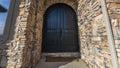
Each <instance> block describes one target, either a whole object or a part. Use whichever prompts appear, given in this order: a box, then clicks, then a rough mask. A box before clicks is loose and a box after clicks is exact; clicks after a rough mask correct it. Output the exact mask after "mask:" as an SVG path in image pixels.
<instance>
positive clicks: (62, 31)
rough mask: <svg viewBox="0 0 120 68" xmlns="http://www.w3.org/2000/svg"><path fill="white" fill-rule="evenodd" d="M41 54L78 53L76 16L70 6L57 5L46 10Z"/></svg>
mask: <svg viewBox="0 0 120 68" xmlns="http://www.w3.org/2000/svg"><path fill="white" fill-rule="evenodd" d="M42 52H47V53H58V52H59V53H62V52H79V42H78V26H77V16H76V13H75V11H74V10H73V9H72V8H71V7H70V6H68V5H66V4H62V3H58V4H54V5H52V6H50V7H49V8H48V9H47V10H46V12H45V14H44V24H43V37H42Z"/></svg>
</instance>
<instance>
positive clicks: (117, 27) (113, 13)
mask: <svg viewBox="0 0 120 68" xmlns="http://www.w3.org/2000/svg"><path fill="white" fill-rule="evenodd" d="M106 2H107V7H108V12H109V16H110V21H111V26H112V30H113V36H114V41H115V47H116V51H117V56H118V62H119V65H120V0H113V1H111V0H106Z"/></svg>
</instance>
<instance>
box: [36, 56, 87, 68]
mask: <svg viewBox="0 0 120 68" xmlns="http://www.w3.org/2000/svg"><path fill="white" fill-rule="evenodd" d="M35 68H88V67H87V65H86V64H85V63H84V62H83V61H82V60H79V61H78V60H75V61H72V62H45V58H43V59H41V61H40V62H39V64H38V65H37V66H36V67H35Z"/></svg>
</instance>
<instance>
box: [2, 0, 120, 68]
mask: <svg viewBox="0 0 120 68" xmlns="http://www.w3.org/2000/svg"><path fill="white" fill-rule="evenodd" d="M100 1H101V0H21V4H20V6H19V16H18V17H17V20H16V24H15V27H16V28H15V30H14V31H15V34H14V38H13V40H10V41H9V43H7V45H8V49H7V48H4V47H2V48H4V49H0V58H1V56H2V58H3V59H5V57H6V52H5V49H6V51H7V59H8V61H7V68H33V67H34V66H35V65H36V64H37V63H38V62H39V60H40V57H41V42H42V25H43V18H44V13H45V11H46V9H47V8H48V7H49V6H51V5H53V4H55V3H65V4H68V5H69V6H71V7H72V8H73V9H74V10H75V11H76V12H77V14H78V26H79V33H80V34H79V35H80V36H79V37H80V38H79V39H80V43H81V45H80V46H81V59H83V60H84V61H85V62H86V63H87V64H88V65H89V67H90V68H112V61H111V54H110V50H109V46H108V43H107V42H108V40H107V34H106V27H105V22H104V19H103V14H102V10H101V3H100ZM106 1H107V4H108V8H109V10H108V11H109V14H110V18H111V24H112V27H113V34H114V39H115V46H116V50H117V54H118V58H120V46H119V45H120V23H119V22H120V20H119V13H120V10H119V7H118V6H119V3H120V1H118V0H113V1H111V0H106ZM5 45H6V44H5ZM119 62H120V59H119ZM5 65H6V64H5ZM5 65H3V67H4V66H5Z"/></svg>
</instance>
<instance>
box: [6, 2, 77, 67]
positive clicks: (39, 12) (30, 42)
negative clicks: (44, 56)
mask: <svg viewBox="0 0 120 68" xmlns="http://www.w3.org/2000/svg"><path fill="white" fill-rule="evenodd" d="M56 3H66V4H68V5H70V6H71V7H73V8H74V9H76V10H77V4H76V3H77V2H76V1H73V0H21V4H20V6H19V16H18V17H17V20H16V24H15V27H16V28H15V30H14V31H15V34H14V38H13V40H10V42H9V43H8V44H7V45H8V49H7V55H8V57H7V59H8V61H7V68H33V67H34V66H35V65H36V64H37V63H38V62H39V60H40V57H41V43H42V25H43V18H44V17H43V16H44V13H45V10H46V9H47V8H48V7H49V6H51V5H53V4H56Z"/></svg>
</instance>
